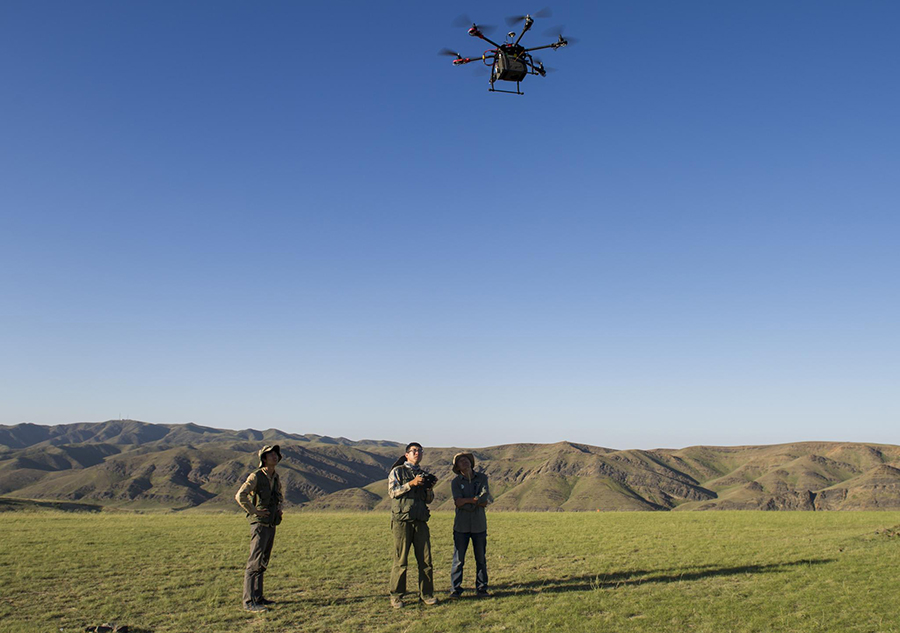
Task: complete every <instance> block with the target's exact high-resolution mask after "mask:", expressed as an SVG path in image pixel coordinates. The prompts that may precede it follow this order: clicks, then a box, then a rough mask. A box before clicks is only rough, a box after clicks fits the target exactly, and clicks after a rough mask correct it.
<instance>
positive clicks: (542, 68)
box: [532, 57, 556, 77]
mask: <svg viewBox="0 0 900 633" xmlns="http://www.w3.org/2000/svg"><path fill="white" fill-rule="evenodd" d="M532 59H533V60H534V67H535V70H537V71H538V73H539V74H540V75H541V76H542V77H543V76H544V75H546V74H547V73H555V72H556V68H550V67H548V66H544V62H542V61H541V60H540V59H538V58H537V57H534V58H532Z"/></svg>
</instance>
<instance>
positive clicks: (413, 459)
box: [388, 442, 437, 609]
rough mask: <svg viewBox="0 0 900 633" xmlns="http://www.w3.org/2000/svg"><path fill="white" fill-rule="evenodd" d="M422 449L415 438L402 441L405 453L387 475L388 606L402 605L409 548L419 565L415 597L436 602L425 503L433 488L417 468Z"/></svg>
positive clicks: (430, 498) (431, 602)
mask: <svg viewBox="0 0 900 633" xmlns="http://www.w3.org/2000/svg"><path fill="white" fill-rule="evenodd" d="M423 455H424V451H423V450H422V445H421V444H419V443H418V442H411V443H409V444H407V445H406V454H405V455H404V456H403V457H401V458H400V459H398V460H397V461H396V462H394V465H393V467H392V468H391V472H390V474H389V475H388V495H389V496H390V498H391V531H392V532H393V534H394V551H393V555H394V565H393V567H392V568H391V606H392V607H394V608H395V609H400V608H402V607H403V594H404V593H406V567H407V562H408V560H409V548H410V546H412V547H413V549H414V550H415V553H416V562H417V563H418V565H419V598H420V599H421V600H422V602H424V603H425V604H428V605H433V604H437V598H435V597H434V570H433V568H432V565H431V534H430V532H429V531H428V519H429V517H430V516H431V512H430V511H429V510H428V504H429V503H431V502H432V501H434V490H432V488H431V486H429V485H428V484H427V482H426V480H425V471H423V470H422V469H421V468H419V462H421V461H422V456H423Z"/></svg>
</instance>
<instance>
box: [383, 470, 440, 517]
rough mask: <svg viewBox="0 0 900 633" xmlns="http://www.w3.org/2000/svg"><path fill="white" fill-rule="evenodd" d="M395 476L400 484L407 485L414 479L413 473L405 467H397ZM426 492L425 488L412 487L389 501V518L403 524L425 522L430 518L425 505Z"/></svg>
mask: <svg viewBox="0 0 900 633" xmlns="http://www.w3.org/2000/svg"><path fill="white" fill-rule="evenodd" d="M397 474H398V475H399V476H400V484H401V485H403V484H407V483H409V482H411V481H412V480H413V479H415V478H416V476H415V474H414V473H413V471H411V470H410V469H409V468H407V467H406V466H397ZM427 494H428V490H427V489H426V488H425V486H414V487H412V488H410V489H409V492H407V493H404V494H402V495H400V496H399V497H397V498H395V499H391V518H392V519H393V520H394V521H400V522H403V523H406V522H409V521H427V520H428V519H429V517H431V512H430V511H429V510H428V504H427V503H426V501H425V499H426V495H427Z"/></svg>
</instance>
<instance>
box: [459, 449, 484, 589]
mask: <svg viewBox="0 0 900 633" xmlns="http://www.w3.org/2000/svg"><path fill="white" fill-rule="evenodd" d="M453 472H454V473H456V477H455V478H454V479H453V481H452V482H450V491H451V492H452V494H453V502H454V503H455V504H456V518H455V519H454V521H453V566H452V567H451V568H450V585H451V590H450V597H451V598H459V597H460V596H462V577H463V565H464V564H465V562H466V549H467V548H468V547H469V540H471V541H472V549H473V550H475V591H476V595H477V596H478V597H479V598H486V597H488V596H490V595H491V594H490V593H488V575H487V562H486V560H485V550H486V548H487V517H486V516H485V511H484V508H485V506H487V505H488V504H489V503H492V502H493V501H494V498H493V497H492V496H491V492H490V489H489V488H488V478H487V475H485V474H484V473H476V472H475V456H474V455H472V453H457V454H456V455H454V457H453Z"/></svg>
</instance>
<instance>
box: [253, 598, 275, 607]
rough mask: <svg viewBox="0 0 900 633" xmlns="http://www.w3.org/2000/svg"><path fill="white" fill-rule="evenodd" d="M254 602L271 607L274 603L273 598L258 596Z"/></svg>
mask: <svg viewBox="0 0 900 633" xmlns="http://www.w3.org/2000/svg"><path fill="white" fill-rule="evenodd" d="M256 604H261V605H263V606H265V607H271V606H273V605H274V604H275V601H274V600H267V599H266V598H260V599H259V600H257V601H256Z"/></svg>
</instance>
